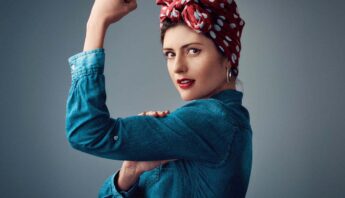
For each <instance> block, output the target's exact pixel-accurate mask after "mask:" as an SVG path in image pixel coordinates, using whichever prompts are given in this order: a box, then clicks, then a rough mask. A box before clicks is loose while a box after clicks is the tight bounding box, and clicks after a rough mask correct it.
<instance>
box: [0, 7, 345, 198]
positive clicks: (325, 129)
mask: <svg viewBox="0 0 345 198" xmlns="http://www.w3.org/2000/svg"><path fill="white" fill-rule="evenodd" d="M92 3H93V1H91V0H90V1H85V0H72V1H71V0H69V1H66V0H64V1H63V0H59V1H47V0H33V1H10V0H1V4H0V28H1V31H0V36H1V37H0V55H1V73H0V74H1V78H0V88H1V90H0V91H1V97H0V104H1V119H0V124H1V139H0V141H1V142H0V143H1V144H0V151H1V163H0V167H1V171H0V174H1V175H0V197H96V196H97V192H98V189H99V187H100V186H101V185H102V183H103V181H104V180H105V178H106V177H108V176H109V175H110V174H112V173H113V172H114V171H116V170H117V169H118V168H119V167H120V165H121V161H111V160H107V159H102V158H97V157H94V156H90V155H87V154H84V153H81V152H79V151H76V150H73V149H72V148H71V147H70V146H69V144H68V142H67V141H66V138H65V130H64V127H65V105H66V99H67V94H68V90H69V86H70V82H71V79H70V69H69V67H68V65H67V58H68V57H70V56H72V55H74V54H76V53H78V52H80V51H81V50H82V47H83V41H84V36H85V24H86V21H87V18H88V15H89V12H90V9H91V6H92ZM238 6H239V11H240V14H241V16H242V17H243V18H244V20H245V22H246V25H245V28H244V32H243V37H242V43H243V50H242V54H241V61H240V79H241V80H242V81H243V82H244V101H243V102H244V105H245V106H246V107H247V108H248V109H249V111H250V115H251V123H252V128H253V156H254V158H253V169H252V174H251V179H250V184H249V188H248V193H247V197H249V198H257V197H258V198H276V197H279V198H285V197H286V198H291V197H294V198H299V197H301V198H302V197H327V198H340V197H345V171H344V167H345V157H344V154H343V153H342V151H343V148H344V146H343V145H344V140H345V135H344V132H345V131H344V129H345V120H344V111H345V104H344V101H345V91H344V85H345V79H344V77H343V75H344V72H345V69H344V66H345V65H344V61H345V53H344V46H345V38H344V35H345V12H344V10H345V3H344V1H341V0H337V1H335V0H329V1H320V0H313V1H312V0H305V1H297V0H290V1H286V0H263V1H254V0H253V1H248V0H240V1H238ZM158 15H159V7H157V6H156V5H155V3H154V1H146V0H145V1H143V0H141V1H140V0H139V2H138V8H137V10H136V11H134V12H133V13H131V14H129V15H128V16H126V17H125V18H123V20H121V21H120V22H118V23H116V24H115V25H113V26H112V27H111V28H110V29H109V31H108V34H107V37H106V44H105V49H106V69H105V75H106V83H107V84H106V85H107V87H106V88H107V94H108V95H107V96H108V98H107V104H108V107H109V109H110V111H111V115H112V116H114V117H116V116H129V115H133V114H138V113H140V112H142V111H144V110H163V109H170V110H174V109H175V108H177V107H179V106H180V105H182V104H184V103H185V102H184V101H182V100H181V99H180V97H179V95H178V93H177V91H176V90H175V88H174V87H173V85H172V83H171V82H170V79H169V77H168V73H167V70H166V66H165V61H164V58H163V56H162V53H161V51H160V48H161V46H160V43H159V21H158Z"/></svg>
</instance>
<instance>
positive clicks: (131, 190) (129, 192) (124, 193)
mask: <svg viewBox="0 0 345 198" xmlns="http://www.w3.org/2000/svg"><path fill="white" fill-rule="evenodd" d="M119 175H120V170H118V171H117V172H116V173H115V174H114V175H113V180H112V181H113V182H112V188H113V190H114V194H116V193H119V194H121V195H122V196H123V197H132V196H133V195H134V193H135V192H136V190H137V188H138V185H139V179H140V177H139V178H138V179H137V181H136V182H135V183H134V184H133V185H132V186H131V187H130V188H129V189H128V190H127V191H123V190H121V191H120V190H119V187H118V186H117V180H118V178H119Z"/></svg>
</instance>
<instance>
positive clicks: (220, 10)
mask: <svg viewBox="0 0 345 198" xmlns="http://www.w3.org/2000/svg"><path fill="white" fill-rule="evenodd" d="M156 4H157V5H161V6H162V7H161V11H160V28H162V23H163V21H164V20H167V19H169V20H171V21H172V22H179V21H181V20H183V21H184V22H185V23H186V24H187V25H188V26H189V27H190V28H191V29H193V30H194V31H196V32H197V33H201V32H202V33H204V34H206V35H207V34H208V35H209V37H210V38H211V39H212V40H213V41H214V43H215V44H216V46H217V47H218V48H219V49H220V50H221V51H222V52H223V53H224V54H225V55H226V57H228V59H229V60H231V62H232V67H238V62H239V58H240V51H241V41H240V38H241V34H242V29H243V27H244V24H245V22H244V21H243V20H242V19H241V17H240V15H239V13H238V9H237V5H236V2H235V1H234V0H156Z"/></svg>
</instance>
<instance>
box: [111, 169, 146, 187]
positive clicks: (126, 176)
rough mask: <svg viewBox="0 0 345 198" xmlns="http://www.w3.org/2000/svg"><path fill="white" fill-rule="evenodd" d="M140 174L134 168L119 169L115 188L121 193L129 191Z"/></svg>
mask: <svg viewBox="0 0 345 198" xmlns="http://www.w3.org/2000/svg"><path fill="white" fill-rule="evenodd" d="M140 175H141V173H140V172H137V171H136V169H135V168H121V169H120V172H119V177H118V180H117V181H116V182H117V187H118V188H119V190H121V191H127V190H129V189H130V188H131V187H132V186H133V184H135V182H136V181H137V180H138V179H139V177H140Z"/></svg>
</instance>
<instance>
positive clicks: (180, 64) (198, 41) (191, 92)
mask: <svg viewBox="0 0 345 198" xmlns="http://www.w3.org/2000/svg"><path fill="white" fill-rule="evenodd" d="M163 53H164V54H165V56H166V59H167V67H168V72H169V75H170V78H171V80H172V81H173V84H174V85H175V87H176V89H177V90H178V92H179V93H180V96H181V98H182V100H186V101H187V100H194V99H201V98H208V97H210V96H211V95H213V94H215V93H217V92H219V91H221V90H224V89H229V84H227V83H226V66H230V65H229V64H230V63H229V62H228V60H227V59H226V58H225V57H223V56H222V55H221V54H220V53H219V51H218V50H217V48H216V46H215V45H214V43H213V41H212V40H211V39H209V38H207V37H206V36H205V35H203V34H198V33H196V32H195V31H193V30H191V29H190V28H189V27H187V26H186V25H185V24H179V25H177V26H174V27H171V28H169V29H168V30H167V31H166V33H165V37H164V42H163ZM182 78H187V79H191V80H194V82H193V83H192V84H191V85H190V86H188V87H187V88H183V87H181V86H183V85H181V84H179V82H178V80H180V79H182ZM185 86H186V85H185Z"/></svg>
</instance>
